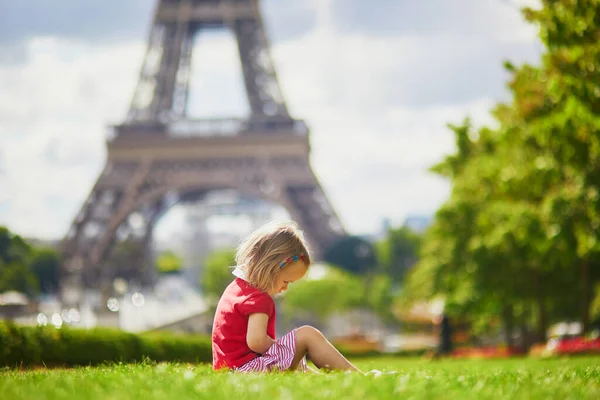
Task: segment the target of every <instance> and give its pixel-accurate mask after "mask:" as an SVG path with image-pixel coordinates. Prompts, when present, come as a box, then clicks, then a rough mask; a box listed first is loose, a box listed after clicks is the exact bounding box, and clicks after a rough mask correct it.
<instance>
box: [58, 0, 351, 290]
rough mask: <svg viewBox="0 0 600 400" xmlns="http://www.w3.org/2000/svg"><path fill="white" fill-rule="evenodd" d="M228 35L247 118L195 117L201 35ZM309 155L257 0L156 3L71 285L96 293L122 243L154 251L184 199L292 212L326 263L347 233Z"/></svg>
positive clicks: (75, 239) (75, 242)
mask: <svg viewBox="0 0 600 400" xmlns="http://www.w3.org/2000/svg"><path fill="white" fill-rule="evenodd" d="M222 28H228V29H231V31H232V32H233V33H234V36H235V38H236V40H237V45H238V50H239V57H240V60H241V66H242V71H243V78H244V82H245V88H246V93H247V97H248V102H249V105H250V107H249V108H250V115H249V116H248V117H247V118H230V119H195V120H194V119H189V118H187V115H186V114H187V99H188V93H189V87H190V85H189V84H190V66H191V60H192V53H193V51H192V50H193V41H194V38H195V37H196V36H197V35H199V34H200V35H201V34H202V32H203V31H206V30H212V29H222ZM309 153H310V145H309V135H308V128H307V126H306V125H305V123H304V122H303V121H301V120H296V119H293V118H292V117H290V114H289V112H288V109H287V107H286V104H285V101H284V98H283V96H282V93H281V89H280V87H279V83H278V81H277V76H276V74H275V69H274V67H273V63H272V60H271V57H270V53H269V45H268V41H267V37H266V35H265V29H264V25H263V21H262V18H261V13H260V9H259V0H159V1H158V3H157V6H156V8H155V11H154V18H153V21H152V28H151V30H150V35H149V38H148V47H147V52H146V55H145V58H144V62H143V66H142V69H141V72H140V77H139V81H138V84H137V87H136V89H135V92H134V95H133V99H132V102H131V106H130V109H129V113H128V115H127V118H126V120H125V122H124V123H122V124H120V125H117V126H114V127H112V129H111V135H110V136H109V138H108V140H107V160H106V164H105V167H104V169H103V171H102V173H101V174H100V176H99V177H98V179H97V181H96V182H95V184H94V186H93V188H92V190H91V193H90V194H89V196H88V198H87V200H86V201H85V203H84V204H83V206H82V207H81V210H80V211H79V213H78V214H77V216H76V218H75V219H74V221H73V223H72V225H71V227H70V229H69V232H68V234H67V235H66V237H65V239H64V241H63V256H64V260H65V263H64V265H65V268H64V272H65V273H64V279H63V285H64V287H66V288H71V289H73V288H82V287H96V286H98V284H99V283H100V282H101V281H102V280H103V278H107V277H106V276H105V274H106V271H104V269H103V263H104V262H105V260H106V258H107V255H108V254H109V253H110V251H111V249H112V248H113V247H114V245H115V243H116V242H119V241H121V240H124V239H125V238H127V237H131V236H135V237H137V238H141V239H140V240H142V241H143V242H144V243H146V245H147V244H148V243H150V241H151V235H152V230H153V227H154V224H155V223H156V221H157V220H158V219H159V218H160V216H161V215H163V214H164V213H165V212H166V211H167V210H168V209H169V208H170V207H171V206H173V205H174V204H175V203H178V202H186V201H197V200H199V199H201V198H202V196H203V195H204V194H206V193H207V192H209V191H211V190H218V189H226V188H227V189H235V190H237V191H239V192H240V193H241V194H242V195H247V196H252V197H255V198H261V199H265V200H268V201H272V202H276V203H278V204H280V205H282V206H283V207H285V208H286V209H287V210H288V212H289V213H290V215H291V217H292V218H293V219H294V220H296V221H297V222H298V224H299V225H300V227H301V229H303V230H304V232H305V234H306V236H307V239H308V241H309V243H310V244H311V246H312V248H313V249H314V252H315V254H316V256H317V257H322V255H323V252H324V251H325V249H326V248H327V247H328V246H330V245H331V244H332V243H333V242H334V241H336V240H337V239H338V238H340V237H341V236H343V235H344V230H343V228H342V225H341V224H340V221H339V219H338V217H337V216H336V214H335V212H334V210H333V209H332V207H331V206H330V203H329V201H328V200H327V198H326V196H325V194H324V192H323V190H322V188H321V186H320V184H319V182H318V181H317V179H316V177H315V175H314V173H313V171H312V169H311V166H310V162H309Z"/></svg>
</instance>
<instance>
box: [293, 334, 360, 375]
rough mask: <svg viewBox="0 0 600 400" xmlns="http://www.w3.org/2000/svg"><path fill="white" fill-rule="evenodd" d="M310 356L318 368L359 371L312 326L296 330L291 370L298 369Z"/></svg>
mask: <svg viewBox="0 0 600 400" xmlns="http://www.w3.org/2000/svg"><path fill="white" fill-rule="evenodd" d="M306 354H308V356H309V357H310V359H311V360H312V362H313V363H315V365H316V366H317V367H318V368H326V369H337V370H351V371H358V372H360V370H359V369H358V368H356V367H355V366H354V365H352V363H350V361H348V360H347V359H346V358H345V357H344V356H343V355H341V354H340V352H339V351H337V349H336V348H335V347H333V345H332V344H331V343H330V342H329V340H327V339H326V338H325V336H323V334H322V333H321V332H319V331H318V330H317V329H315V328H313V327H312V326H303V327H301V328H298V329H296V354H295V355H294V361H293V362H292V366H291V369H295V368H297V367H298V364H299V363H300V361H301V360H302V358H303V357H304V356H305V355H306Z"/></svg>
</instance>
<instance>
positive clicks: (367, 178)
mask: <svg viewBox="0 0 600 400" xmlns="http://www.w3.org/2000/svg"><path fill="white" fill-rule="evenodd" d="M525 4H529V5H535V0H453V1H448V0H419V1H417V0H412V1H411V0H370V1H364V0H263V2H262V11H263V17H264V21H265V24H266V30H267V34H268V35H269V39H270V43H271V55H272V57H273V60H274V64H275V68H276V70H277V75H278V78H279V83H280V85H281V88H282V91H283V94H284V97H285V99H286V102H287V105H288V109H289V110H290V112H291V114H292V116H293V117H295V118H298V119H303V120H305V121H306V123H307V124H308V126H309V127H310V129H311V145H312V153H311V164H312V167H313V169H314V171H315V174H316V176H317V178H318V179H319V181H320V182H321V184H322V186H323V188H324V190H325V193H326V195H327V196H328V198H329V200H330V202H331V203H332V205H333V207H334V208H335V210H336V211H337V213H338V215H339V216H340V218H341V220H342V223H343V225H344V226H345V227H346V229H347V230H348V232H349V233H352V234H373V233H377V232H379V231H380V230H381V229H382V223H383V220H384V219H386V218H387V219H389V220H390V221H391V223H392V225H396V226H399V225H401V224H402V222H403V221H404V219H405V218H406V217H407V216H412V215H432V214H433V213H434V212H435V210H436V209H437V208H438V207H439V206H440V205H441V204H442V203H443V202H444V201H445V200H446V199H447V197H448V194H449V184H448V182H447V181H445V180H444V179H441V178H439V177H437V176H435V175H433V174H431V173H430V172H428V168H429V167H430V166H431V165H433V164H435V163H436V162H438V161H440V160H441V159H442V158H443V157H444V156H445V155H447V154H450V153H452V152H453V151H454V141H453V135H452V132H451V131H450V130H449V129H448V128H447V124H448V123H460V122H461V121H462V120H463V119H464V118H465V117H470V118H471V119H472V120H473V122H474V123H475V124H476V125H483V124H493V120H492V118H491V116H490V114H489V110H490V109H491V107H493V105H494V104H495V103H496V102H498V101H504V100H507V99H508V98H509V97H508V95H509V94H508V91H507V89H506V83H507V80H508V78H509V76H508V74H507V73H506V72H505V71H504V69H503V67H502V63H503V62H504V61H505V60H510V61H512V62H513V63H515V64H521V63H525V62H527V63H534V64H535V63H537V62H538V60H539V57H540V54H541V51H542V49H541V45H540V43H539V41H538V39H537V32H536V29H535V27H533V26H531V25H529V24H527V23H526V22H525V21H524V20H523V18H522V16H521V13H520V12H519V8H520V7H521V6H522V5H525ZM153 8H154V1H153V0H127V1H123V0H61V1H55V0H54V1H50V0H38V1H36V2H25V1H22V0H2V1H0V88H1V90H0V225H6V226H8V227H9V229H11V230H12V231H14V232H16V233H19V234H21V235H23V236H27V237H37V238H41V239H59V238H61V237H62V236H64V235H65V233H66V232H67V230H68V227H69V225H70V223H71V221H72V219H73V218H74V216H75V215H76V214H77V212H78V211H79V209H80V207H81V205H82V204H83V202H84V201H85V199H86V197H87V196H88V194H89V191H90V189H91V188H92V186H93V184H94V182H95V180H96V179H97V177H98V176H99V174H100V172H101V171H102V168H103V166H104V163H105V157H106V151H105V137H106V133H107V126H108V125H110V124H116V123H119V122H121V121H123V120H124V117H125V115H126V113H127V110H128V107H129V103H130V101H131V97H132V95H133V90H134V88H135V85H136V82H137V77H138V74H139V70H140V67H141V64H142V60H143V55H144V51H145V49H146V39H147V36H148V32H149V28H150V21H151V17H152V12H153ZM192 70H193V75H192V86H191V97H190V100H189V101H190V102H189V110H190V114H191V115H192V116H196V117H205V116H242V115H243V114H244V113H245V112H246V111H247V110H248V106H247V104H246V99H245V93H244V91H243V80H242V77H241V73H240V65H239V60H238V58H237V54H236V47H235V42H234V41H233V38H232V36H231V35H230V34H229V33H228V32H220V33H213V34H208V35H204V36H200V37H199V38H198V40H197V43H196V47H195V49H194V59H193V64H192ZM173 215H174V214H173V213H169V214H167V216H166V217H165V218H166V219H167V220H169V219H170V220H171V221H172V223H171V224H170V225H169V224H164V223H163V224H161V225H160V226H161V227H163V228H161V230H162V231H163V232H162V234H164V235H166V234H168V233H167V232H166V231H168V230H169V229H170V230H175V231H176V230H177V229H179V228H180V226H179V225H180V223H181V220H180V219H177V218H176V217H174V216H173ZM178 221H179V222H178ZM159 234H160V232H159Z"/></svg>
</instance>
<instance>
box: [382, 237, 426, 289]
mask: <svg viewBox="0 0 600 400" xmlns="http://www.w3.org/2000/svg"><path fill="white" fill-rule="evenodd" d="M420 245H421V237H420V236H419V235H418V234H416V233H415V232H413V231H412V230H411V229H410V228H408V227H401V228H399V229H391V230H390V231H389V232H388V233H387V235H386V237H385V239H383V240H382V241H380V242H379V243H377V245H376V247H375V253H376V255H377V260H378V263H379V267H380V269H381V271H382V272H383V273H385V274H386V275H388V276H390V278H391V279H392V281H393V282H394V283H395V284H400V283H401V282H402V281H403V280H404V276H405V275H406V273H407V272H408V271H409V270H410V269H411V268H412V267H413V266H414V265H415V263H416V262H417V260H418V255H419V249H420Z"/></svg>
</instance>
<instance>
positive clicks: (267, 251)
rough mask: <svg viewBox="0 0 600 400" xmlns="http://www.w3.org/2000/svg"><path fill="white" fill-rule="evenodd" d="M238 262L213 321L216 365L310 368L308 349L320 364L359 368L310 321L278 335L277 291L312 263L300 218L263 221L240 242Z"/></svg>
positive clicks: (256, 369) (253, 369)
mask: <svg viewBox="0 0 600 400" xmlns="http://www.w3.org/2000/svg"><path fill="white" fill-rule="evenodd" d="M235 261H236V263H237V268H236V269H235V270H234V271H233V274H234V275H235V276H236V278H235V279H234V280H233V282H231V284H230V285H229V286H228V287H227V289H225V292H224V293H223V295H222V296H221V299H220V300H219V304H218V305H217V311H216V313H215V319H214V323H213V331H212V352H213V368H214V369H223V368H228V369H231V370H236V371H246V372H263V371H273V370H280V371H284V370H297V369H300V370H302V371H303V372H306V370H307V366H306V358H305V356H306V355H307V354H308V356H309V357H310V359H311V360H312V361H313V362H314V364H315V365H316V366H317V367H319V368H326V369H334V370H353V371H358V369H357V368H356V367H355V366H354V365H352V364H351V363H350V362H349V361H348V360H346V358H344V356H342V355H341V354H340V353H339V352H338V351H337V349H336V348H335V347H333V345H332V344H331V343H330V342H329V341H328V340H327V339H326V338H325V337H324V336H323V335H322V334H321V332H319V331H318V330H317V329H315V328H313V327H311V326H303V327H300V328H297V329H294V330H293V331H291V332H289V333H288V334H286V335H285V336H283V337H281V338H279V339H278V340H275V303H274V302H273V296H274V295H275V294H277V293H281V292H283V291H285V290H286V289H287V287H288V285H289V284H291V283H294V282H296V281H297V280H299V279H301V278H302V277H303V276H304V275H305V274H306V271H307V270H308V267H309V265H310V263H311V258H310V254H309V251H308V247H307V244H306V242H305V239H304V236H303V234H302V232H301V231H300V230H299V229H298V227H297V226H296V224H295V223H293V222H283V223H281V222H275V223H269V224H266V225H264V226H263V227H261V228H260V229H258V230H257V231H255V232H254V233H252V234H250V235H249V236H248V237H247V238H246V239H245V240H244V241H243V242H242V243H241V244H240V246H239V247H238V250H237V254H236V257H235ZM326 295H327V294H326V293H323V296H324V297H325V296H326ZM323 300H324V301H326V299H325V298H324V299H323Z"/></svg>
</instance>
